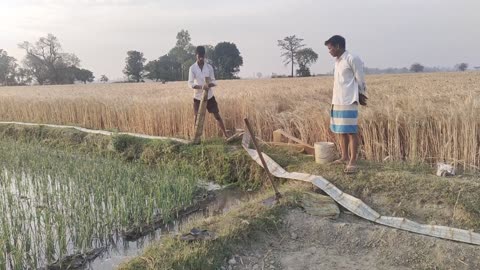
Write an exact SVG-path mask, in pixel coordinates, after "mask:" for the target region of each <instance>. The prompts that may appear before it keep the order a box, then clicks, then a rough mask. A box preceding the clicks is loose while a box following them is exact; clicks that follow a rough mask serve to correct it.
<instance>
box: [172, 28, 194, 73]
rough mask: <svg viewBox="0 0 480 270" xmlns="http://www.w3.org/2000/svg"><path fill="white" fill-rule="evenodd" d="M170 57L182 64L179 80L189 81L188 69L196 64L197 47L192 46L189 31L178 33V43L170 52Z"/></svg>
mask: <svg viewBox="0 0 480 270" xmlns="http://www.w3.org/2000/svg"><path fill="white" fill-rule="evenodd" d="M168 56H169V57H171V58H173V59H175V61H176V62H177V63H179V64H180V70H179V74H178V76H177V77H178V80H187V79H188V69H189V68H190V66H191V65H192V64H193V63H195V46H193V45H192V43H191V37H190V33H188V31H187V30H181V31H180V32H178V33H177V42H176V43H175V47H173V48H172V49H171V50H170V51H169V52H168Z"/></svg>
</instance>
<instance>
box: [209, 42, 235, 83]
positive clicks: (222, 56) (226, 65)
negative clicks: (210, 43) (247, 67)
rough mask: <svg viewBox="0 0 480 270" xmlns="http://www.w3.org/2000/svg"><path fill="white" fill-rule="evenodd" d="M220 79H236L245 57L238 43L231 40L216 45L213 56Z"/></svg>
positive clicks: (217, 75)
mask: <svg viewBox="0 0 480 270" xmlns="http://www.w3.org/2000/svg"><path fill="white" fill-rule="evenodd" d="M212 58H213V59H212V62H213V66H214V67H215V68H216V77H217V78H218V79H234V78H237V77H236V74H237V73H238V72H239V71H240V66H242V65H243V57H242V56H241V55H240V51H239V50H238V48H237V45H235V44H234V43H230V42H220V43H218V44H217V45H216V46H215V49H214V50H213V57H212Z"/></svg>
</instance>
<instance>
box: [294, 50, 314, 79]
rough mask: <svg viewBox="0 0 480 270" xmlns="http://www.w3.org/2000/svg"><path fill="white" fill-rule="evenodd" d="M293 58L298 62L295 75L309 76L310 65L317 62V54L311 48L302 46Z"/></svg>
mask: <svg viewBox="0 0 480 270" xmlns="http://www.w3.org/2000/svg"><path fill="white" fill-rule="evenodd" d="M295 59H296V61H297V63H298V69H297V76H300V77H308V76H310V66H311V65H312V64H313V63H315V62H317V60H318V54H317V53H316V52H315V51H313V50H312V49H311V48H304V49H301V50H298V51H297V54H296V55H295Z"/></svg>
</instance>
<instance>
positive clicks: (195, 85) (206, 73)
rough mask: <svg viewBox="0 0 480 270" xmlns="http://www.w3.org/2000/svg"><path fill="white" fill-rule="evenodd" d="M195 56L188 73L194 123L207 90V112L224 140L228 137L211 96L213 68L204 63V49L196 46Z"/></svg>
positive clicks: (213, 82) (215, 102)
mask: <svg viewBox="0 0 480 270" xmlns="http://www.w3.org/2000/svg"><path fill="white" fill-rule="evenodd" d="M195 54H196V56H197V61H196V62H195V63H194V64H193V65H192V66H191V67H190V70H189V73H188V86H189V87H190V88H192V89H193V92H194V94H193V111H194V113H195V122H197V114H198V109H199V108H200V101H201V100H202V98H203V90H208V101H207V110H208V112H209V113H211V114H213V116H214V117H215V119H216V120H217V124H218V127H219V128H220V129H221V130H222V132H223V135H224V136H225V138H227V137H228V135H227V131H226V130H225V125H224V124H223V120H222V117H221V116H220V110H219V109H218V104H217V101H216V100H215V96H214V95H213V89H212V88H213V87H215V86H217V85H216V82H215V74H214V71H213V67H212V66H211V65H210V64H208V63H206V62H205V47H203V46H198V47H197V49H196V51H195ZM207 77H209V78H210V83H209V84H207V83H206V82H205V78H207Z"/></svg>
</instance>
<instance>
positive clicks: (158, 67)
mask: <svg viewBox="0 0 480 270" xmlns="http://www.w3.org/2000/svg"><path fill="white" fill-rule="evenodd" d="M145 70H146V71H147V75H146V77H147V78H149V79H150V80H155V81H162V82H168V81H176V80H179V79H180V78H179V77H178V75H179V74H180V70H181V66H180V64H179V63H178V62H177V61H175V59H174V58H172V57H171V56H168V55H164V56H161V57H160V58H159V59H157V60H153V61H150V62H148V63H147V65H146V66H145Z"/></svg>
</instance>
